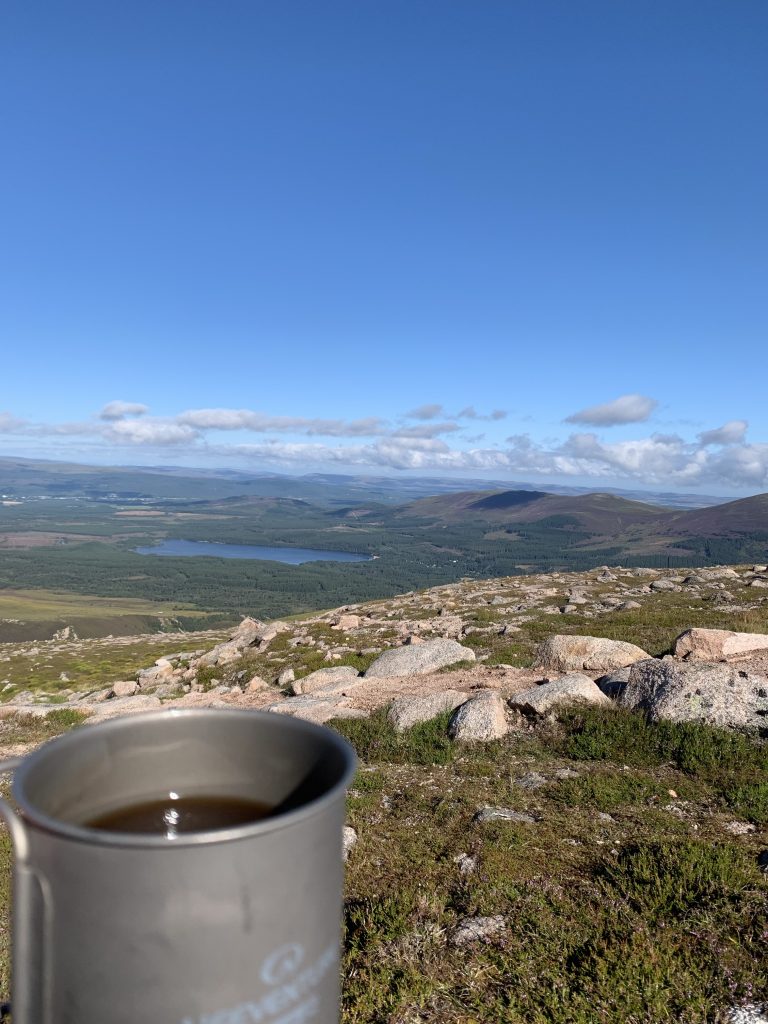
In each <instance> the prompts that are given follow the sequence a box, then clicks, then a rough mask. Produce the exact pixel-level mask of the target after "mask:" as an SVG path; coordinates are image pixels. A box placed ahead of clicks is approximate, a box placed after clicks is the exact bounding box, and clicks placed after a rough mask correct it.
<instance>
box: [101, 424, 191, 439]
mask: <svg viewBox="0 0 768 1024" xmlns="http://www.w3.org/2000/svg"><path fill="white" fill-rule="evenodd" d="M105 436H106V437H107V439H108V440H113V441H118V442H120V443H124V444H137V445H141V444H146V445H166V444H172V445H179V444H189V443H191V442H192V441H195V440H197V438H198V437H199V436H200V435H199V433H198V431H197V430H194V429H193V428H192V427H188V426H185V425H184V424H181V423H174V422H173V421H172V420H117V421H116V422H115V423H113V424H112V425H111V426H110V427H109V429H108V430H107V431H106V432H105Z"/></svg>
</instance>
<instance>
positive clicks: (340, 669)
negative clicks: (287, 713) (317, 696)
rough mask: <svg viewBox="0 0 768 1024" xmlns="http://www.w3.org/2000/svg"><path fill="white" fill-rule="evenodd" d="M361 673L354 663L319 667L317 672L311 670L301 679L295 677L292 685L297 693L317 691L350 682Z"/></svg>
mask: <svg viewBox="0 0 768 1024" xmlns="http://www.w3.org/2000/svg"><path fill="white" fill-rule="evenodd" d="M359 675H360V673H359V672H358V671H357V669H356V668H353V667H352V665H337V666H336V667H334V668H319V669H317V671H316V672H310V673H309V675H307V676H303V677H302V678H301V679H295V680H294V682H293V683H292V684H291V686H292V688H293V692H294V693H295V694H300V693H315V692H317V691H318V690H328V689H329V688H330V687H333V686H336V685H337V684H341V685H342V686H344V685H346V684H349V683H351V682H352V681H353V680H355V679H358V678H359Z"/></svg>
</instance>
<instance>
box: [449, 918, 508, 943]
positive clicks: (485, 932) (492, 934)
mask: <svg viewBox="0 0 768 1024" xmlns="http://www.w3.org/2000/svg"><path fill="white" fill-rule="evenodd" d="M506 927H507V926H506V923H505V921H504V918H503V916H502V915H501V914H496V915H494V916H493V917H464V918H462V919H461V921H459V923H458V925H457V926H456V927H455V928H454V930H453V932H452V933H451V939H450V941H451V945H452V946H468V945H470V944H471V943H473V942H490V941H491V940H492V939H495V938H497V937H498V936H499V935H501V934H502V933H503V932H504V931H505V930H506Z"/></svg>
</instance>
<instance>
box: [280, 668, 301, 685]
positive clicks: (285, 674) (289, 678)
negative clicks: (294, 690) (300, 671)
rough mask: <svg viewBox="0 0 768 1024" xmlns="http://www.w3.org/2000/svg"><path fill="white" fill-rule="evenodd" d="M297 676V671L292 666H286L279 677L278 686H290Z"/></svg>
mask: <svg viewBox="0 0 768 1024" xmlns="http://www.w3.org/2000/svg"><path fill="white" fill-rule="evenodd" d="M295 678H296V673H295V672H294V671H293V669H292V668H284V669H283V671H282V672H281V673H280V675H279V676H278V677H277V685H278V686H288V684H289V683H292V682H293V681H294V679H295Z"/></svg>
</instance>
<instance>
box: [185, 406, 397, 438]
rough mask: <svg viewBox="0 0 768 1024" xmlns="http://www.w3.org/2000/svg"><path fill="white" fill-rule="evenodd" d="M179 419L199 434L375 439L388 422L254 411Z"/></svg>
mask: <svg viewBox="0 0 768 1024" xmlns="http://www.w3.org/2000/svg"><path fill="white" fill-rule="evenodd" d="M175 419H176V422H177V423H182V424H185V425H186V426H190V427H195V428H196V429H199V430H250V431H253V432H254V433H257V434H272V433H277V434H306V435H308V436H312V435H322V436H324V437H373V436H375V435H377V434H381V433H383V431H384V430H385V429H386V421H385V420H383V419H380V418H379V417H378V416H369V417H367V418H365V419H360V420H325V419H306V418H304V417H302V416H267V415H265V414H264V413H260V412H254V411H253V410H251V409H188V410H187V411H186V412H182V413H180V414H179V415H178V416H176V417H175Z"/></svg>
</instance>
